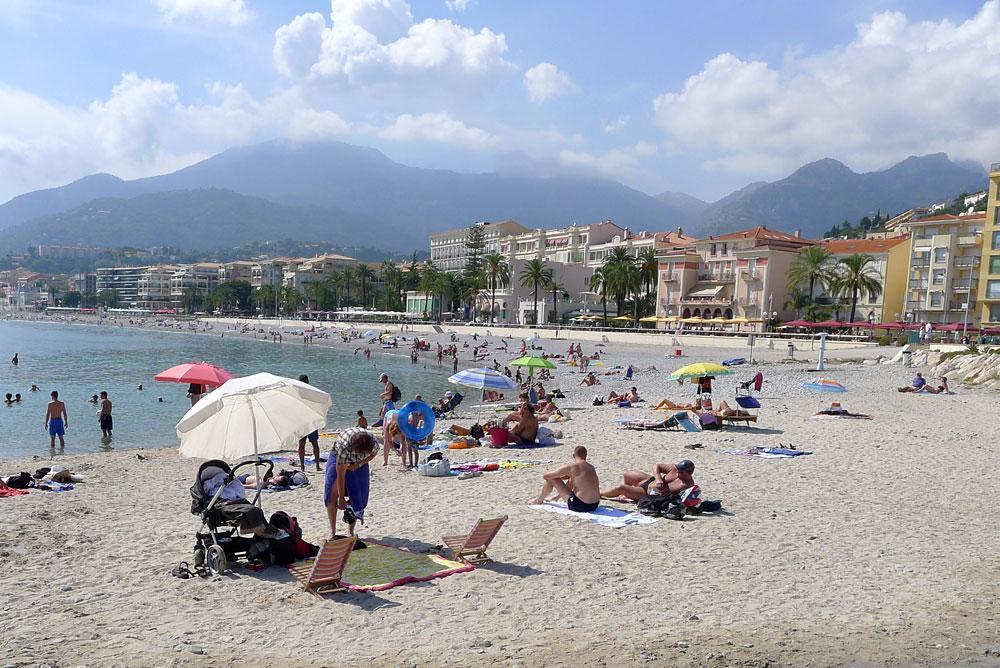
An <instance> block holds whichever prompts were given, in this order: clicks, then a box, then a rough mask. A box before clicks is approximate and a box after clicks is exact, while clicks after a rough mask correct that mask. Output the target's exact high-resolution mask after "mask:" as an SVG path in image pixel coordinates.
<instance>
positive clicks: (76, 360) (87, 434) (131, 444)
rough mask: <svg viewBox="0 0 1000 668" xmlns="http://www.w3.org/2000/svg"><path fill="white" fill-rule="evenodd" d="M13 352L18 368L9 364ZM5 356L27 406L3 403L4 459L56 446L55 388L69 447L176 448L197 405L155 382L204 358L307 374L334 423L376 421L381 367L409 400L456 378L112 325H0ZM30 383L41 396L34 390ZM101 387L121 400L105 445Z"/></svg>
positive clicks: (313, 351) (237, 369)
mask: <svg viewBox="0 0 1000 668" xmlns="http://www.w3.org/2000/svg"><path fill="white" fill-rule="evenodd" d="M15 352H16V353H18V355H19V357H20V364H19V365H18V366H17V367H15V366H14V365H12V364H10V358H11V357H13V355H14V353H15ZM0 356H2V359H0V398H2V396H3V395H5V394H6V393H7V392H10V393H12V394H14V393H17V392H20V393H21V397H22V401H21V403H20V404H16V405H14V406H10V407H8V406H5V405H0V459H2V458H9V457H18V456H25V455H32V454H47V453H48V452H49V437H48V433H47V432H46V431H45V429H44V424H45V407H46V404H47V403H48V400H49V392H51V391H52V390H58V391H59V397H60V398H61V399H63V401H65V402H66V408H67V410H68V412H69V423H70V428H69V430H68V431H67V434H66V452H67V453H71V452H87V451H91V452H93V451H98V450H102V449H104V450H106V449H109V448H111V449H119V448H135V447H154V446H164V445H175V444H177V443H178V441H177V436H176V434H175V433H174V425H175V424H177V421H178V420H179V419H180V418H181V417H182V416H183V415H184V413H185V412H186V411H187V409H188V408H190V405H191V404H190V402H189V401H188V399H187V398H186V397H185V396H184V395H185V392H186V391H187V385H182V384H178V383H157V382H156V381H154V380H153V376H154V375H156V374H157V373H158V372H160V371H162V370H164V369H167V368H169V367H171V366H173V365H175V364H179V363H182V362H188V361H201V360H206V361H209V362H212V363H214V364H217V365H219V366H221V367H224V368H226V369H228V370H229V371H230V372H232V373H233V374H235V375H237V376H244V375H248V374H252V373H258V372H261V371H268V372H270V373H274V374H277V375H280V376H289V377H292V378H298V376H299V374H301V373H306V374H308V375H309V380H310V382H311V383H312V384H313V385H315V386H317V387H319V388H321V389H323V390H325V391H327V392H329V393H330V394H331V395H332V396H333V406H332V408H331V409H330V413H329V422H328V424H330V425H331V426H343V425H345V424H347V423H353V422H354V420H355V419H356V413H357V411H358V410H359V409H363V410H364V411H365V415H366V416H369V419H371V420H372V421H374V420H373V418H374V417H375V416H377V415H378V410H379V406H380V404H379V401H378V394H379V392H380V391H381V385H380V384H379V383H378V377H379V373H380V372H381V371H385V372H386V373H388V374H389V376H390V377H391V378H392V379H393V380H394V382H396V383H397V384H398V385H399V387H400V389H401V390H402V391H403V398H404V399H406V398H412V397H413V396H414V395H415V394H422V395H423V396H424V398H425V399H429V398H436V397H439V396H440V395H441V394H442V393H443V392H444V391H445V390H447V389H449V387H450V386H449V384H448V381H447V376H448V374H447V373H445V372H444V371H442V370H439V369H438V368H437V365H436V362H434V363H431V364H428V366H427V368H426V369H425V368H424V367H423V360H421V364H419V365H412V364H410V360H409V358H408V357H407V356H406V355H405V354H404V355H380V354H378V353H374V352H373V355H372V359H371V360H370V361H368V360H365V358H364V357H363V356H362V355H360V354H359V355H358V356H357V357H355V356H354V355H353V354H352V352H351V351H350V350H348V351H345V350H339V349H329V348H323V347H320V346H309V347H303V346H301V345H288V344H286V345H280V344H279V345H276V344H273V343H267V342H263V341H254V340H252V339H251V340H246V339H240V338H236V337H226V338H225V339H221V338H219V337H218V336H209V335H193V334H183V333H169V332H155V331H153V332H147V331H140V330H134V329H127V328H117V327H111V326H106V327H98V326H90V325H80V324H75V325H65V324H59V323H28V322H11V321H0ZM428 360H429V358H428ZM373 363H375V364H377V365H378V369H377V370H376V369H375V368H374V367H373V366H372V364H373ZM448 371H450V368H449V369H448ZM32 383H35V384H36V385H38V387H39V391H38V392H30V391H29V388H30V387H31V384H32ZM139 383H142V384H143V386H144V390H143V391H141V392H140V391H139V390H138V389H136V386H137V385H138V384H139ZM101 390H106V391H107V392H108V394H109V395H110V399H111V401H112V402H113V404H114V418H115V430H114V438H113V439H112V441H111V443H110V444H103V443H102V442H101V431H100V428H99V427H98V424H97V417H96V413H97V407H96V406H94V405H93V404H90V403H88V399H89V398H90V397H91V395H93V394H97V393H98V392H100V391H101ZM157 397H163V398H164V400H165V401H164V402H163V403H160V402H158V401H157Z"/></svg>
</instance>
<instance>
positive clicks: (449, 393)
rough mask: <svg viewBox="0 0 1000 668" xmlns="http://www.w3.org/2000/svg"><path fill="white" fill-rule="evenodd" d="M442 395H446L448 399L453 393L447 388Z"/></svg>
mask: <svg viewBox="0 0 1000 668" xmlns="http://www.w3.org/2000/svg"><path fill="white" fill-rule="evenodd" d="M444 396H446V397H448V398H449V399H450V398H451V397H453V396H455V395H454V394H453V393H452V391H451V390H448V391H447V392H445V393H444Z"/></svg>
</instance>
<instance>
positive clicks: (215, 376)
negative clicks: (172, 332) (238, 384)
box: [156, 362, 233, 387]
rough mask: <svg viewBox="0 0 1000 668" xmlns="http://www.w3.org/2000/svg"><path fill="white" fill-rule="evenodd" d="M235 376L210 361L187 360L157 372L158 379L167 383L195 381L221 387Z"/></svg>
mask: <svg viewBox="0 0 1000 668" xmlns="http://www.w3.org/2000/svg"><path fill="white" fill-rule="evenodd" d="M232 377H233V374H231V373H229V372H228V371H226V370H225V369H223V368H222V367H218V366H215V365H214V364H210V363H208V362H186V363H185V364H178V365H177V366H174V367H170V368H169V369H167V370H166V371H161V372H160V373H158V374H156V380H158V381H161V382H166V383H195V384H198V385H209V386H211V387H219V386H220V385H222V384H223V383H225V382H226V381H227V380H229V379H230V378H232Z"/></svg>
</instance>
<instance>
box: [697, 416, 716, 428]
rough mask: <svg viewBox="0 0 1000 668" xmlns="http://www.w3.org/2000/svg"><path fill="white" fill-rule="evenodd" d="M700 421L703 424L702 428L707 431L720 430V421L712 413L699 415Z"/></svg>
mask: <svg viewBox="0 0 1000 668" xmlns="http://www.w3.org/2000/svg"><path fill="white" fill-rule="evenodd" d="M698 420H699V422H701V428H702V429H704V430H705V431H713V430H715V429H718V428H719V421H718V420H717V419H716V418H715V416H714V415H712V414H711V413H699V414H698Z"/></svg>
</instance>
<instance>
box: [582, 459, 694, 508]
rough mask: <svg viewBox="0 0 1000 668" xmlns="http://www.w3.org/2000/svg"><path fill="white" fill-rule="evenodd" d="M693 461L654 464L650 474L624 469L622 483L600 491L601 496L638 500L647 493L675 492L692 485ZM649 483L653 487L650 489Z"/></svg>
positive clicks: (684, 460)
mask: <svg viewBox="0 0 1000 668" xmlns="http://www.w3.org/2000/svg"><path fill="white" fill-rule="evenodd" d="M692 473H694V462H692V461H691V460H690V459H683V460H681V461H679V462H677V464H676V466H675V465H674V464H654V465H653V473H652V475H649V474H646V473H643V472H642V471H625V473H624V474H622V478H623V480H622V483H623V484H621V485H618V486H617V487H613V488H611V489H609V490H605V491H603V492H601V497H602V498H605V499H613V498H615V497H618V496H626V497H628V498H630V499H632V500H633V501H638V500H639V499H641V498H642V497H644V496H646V495H647V494H661V495H662V494H677V493H679V492H683V491H684V490H685V489H687V488H688V487H691V486H693V485H694V477H693V476H692V475H691V474H692ZM650 485H652V486H653V489H652V490H650V489H649V487H650Z"/></svg>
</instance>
